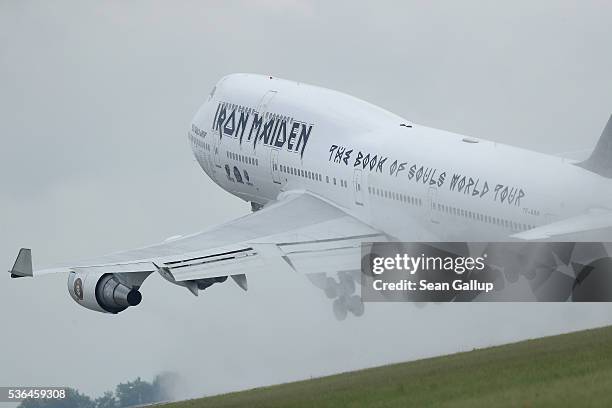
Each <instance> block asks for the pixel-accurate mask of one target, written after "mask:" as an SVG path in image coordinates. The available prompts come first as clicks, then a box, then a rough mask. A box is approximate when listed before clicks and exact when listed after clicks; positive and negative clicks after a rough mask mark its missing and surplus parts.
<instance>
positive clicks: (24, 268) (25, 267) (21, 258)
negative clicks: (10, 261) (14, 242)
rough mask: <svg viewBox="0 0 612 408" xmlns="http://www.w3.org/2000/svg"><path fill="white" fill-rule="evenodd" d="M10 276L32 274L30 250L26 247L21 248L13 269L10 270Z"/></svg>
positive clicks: (19, 276)
mask: <svg viewBox="0 0 612 408" xmlns="http://www.w3.org/2000/svg"><path fill="white" fill-rule="evenodd" d="M9 272H10V274H11V278H22V277H24V276H34V274H33V273H32V251H31V250H30V249H28V248H21V249H20V250H19V255H17V259H16V260H15V264H14V265H13V269H11V270H10V271H9Z"/></svg>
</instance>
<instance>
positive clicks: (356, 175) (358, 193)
mask: <svg viewBox="0 0 612 408" xmlns="http://www.w3.org/2000/svg"><path fill="white" fill-rule="evenodd" d="M363 187H364V186H363V179H362V173H361V169H355V170H354V172H353V192H354V195H355V204H357V205H363Z"/></svg>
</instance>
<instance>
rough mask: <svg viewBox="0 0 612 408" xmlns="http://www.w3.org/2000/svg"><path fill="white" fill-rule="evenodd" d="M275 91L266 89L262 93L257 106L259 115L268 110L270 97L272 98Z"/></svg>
mask: <svg viewBox="0 0 612 408" xmlns="http://www.w3.org/2000/svg"><path fill="white" fill-rule="evenodd" d="M277 93H278V92H277V91H268V92H266V93H265V94H264V96H263V97H262V98H261V101H259V105H258V106H257V112H259V114H260V115H263V114H265V113H266V112H267V111H268V107H269V106H270V102H272V99H274V97H275V96H276V94H277Z"/></svg>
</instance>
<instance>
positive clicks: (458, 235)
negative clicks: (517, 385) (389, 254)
mask: <svg viewBox="0 0 612 408" xmlns="http://www.w3.org/2000/svg"><path fill="white" fill-rule="evenodd" d="M189 139H190V141H191V145H192V148H193V151H194V154H195V157H196V159H197V160H198V162H199V164H200V166H201V167H202V169H203V170H204V171H205V172H206V173H207V174H208V175H209V176H210V177H211V178H212V179H213V180H214V181H215V182H216V183H217V184H219V185H220V186H221V187H222V188H224V189H225V190H227V191H229V192H230V193H232V194H234V195H236V196H238V197H240V198H242V199H244V200H246V201H250V202H254V203H258V204H262V205H265V204H267V203H268V202H270V201H274V200H276V199H277V198H278V197H279V195H280V194H282V193H283V192H286V191H291V190H306V191H308V192H310V193H312V194H315V195H317V196H319V197H320V198H322V199H324V200H326V201H328V202H330V203H333V204H334V205H336V206H338V207H341V208H342V209H344V210H345V211H346V212H348V213H349V214H351V215H353V216H354V217H356V218H358V219H359V220H361V221H363V222H365V223H367V224H369V225H371V226H373V227H375V228H377V229H379V230H381V231H384V232H385V233H387V234H389V235H391V236H392V237H395V238H397V239H400V240H404V241H412V240H429V241H437V240H444V241H453V240H457V241H468V240H470V241H487V240H505V239H507V238H508V237H509V236H510V235H512V234H514V233H517V232H519V231H524V230H527V229H531V228H534V227H535V226H539V225H542V224H547V223H550V222H552V221H555V220H558V219H561V218H566V217H569V216H572V215H577V214H580V213H581V212H583V211H585V210H587V209H593V208H609V203H610V202H611V201H610V199H611V198H612V197H611V196H612V194H611V191H612V190H611V189H610V183H609V181H608V180H607V179H606V178H604V177H601V176H599V175H597V174H594V173H591V172H589V171H587V170H584V169H582V168H580V167H578V166H575V165H573V164H572V163H571V162H569V161H567V160H564V159H562V158H559V157H554V156H548V155H545V154H541V153H537V152H533V151H529V150H524V149H519V148H515V147H511V146H507V145H502V144H498V143H494V142H489V141H485V140H476V139H473V138H469V137H465V136H462V135H458V134H454V133H450V132H446V131H441V130H437V129H432V128H428V127H425V126H420V125H416V124H412V123H410V122H408V121H407V120H405V119H403V118H401V117H399V116H397V115H394V114H392V113H390V112H387V111H385V110H383V109H381V108H379V107H376V106H374V105H371V104H369V103H367V102H364V101H362V100H359V99H357V98H354V97H351V96H349V95H346V94H342V93H340V92H335V91H331V90H328V89H324V88H319V87H315V86H311V85H306V84H302V83H298V82H292V81H287V80H282V79H277V78H272V77H267V76H260V75H251V74H234V75H229V76H226V77H224V78H222V79H221V80H220V81H219V83H218V84H217V85H216V86H215V88H214V90H213V91H212V92H211V95H210V96H209V99H208V101H207V102H206V103H204V105H203V106H202V107H201V108H200V109H199V111H198V113H197V114H196V116H195V117H194V119H193V122H192V125H191V129H190V131H189ZM595 192H597V194H594V193H595Z"/></svg>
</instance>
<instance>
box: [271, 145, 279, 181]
mask: <svg viewBox="0 0 612 408" xmlns="http://www.w3.org/2000/svg"><path fill="white" fill-rule="evenodd" d="M278 152H279V150H278V149H270V168H271V170H272V181H274V182H275V183H276V184H280V183H281V180H280V169H279V168H278Z"/></svg>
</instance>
